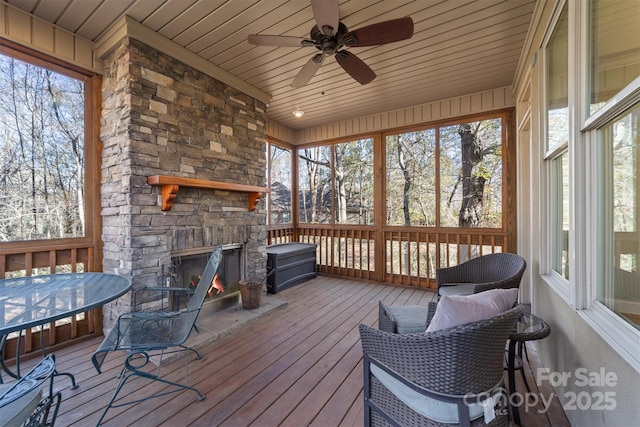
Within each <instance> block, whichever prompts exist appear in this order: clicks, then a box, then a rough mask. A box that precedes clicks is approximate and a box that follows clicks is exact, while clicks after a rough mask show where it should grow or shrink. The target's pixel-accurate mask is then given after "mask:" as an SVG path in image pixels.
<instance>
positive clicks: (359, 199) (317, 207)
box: [298, 138, 374, 225]
mask: <svg viewBox="0 0 640 427" xmlns="http://www.w3.org/2000/svg"><path fill="white" fill-rule="evenodd" d="M298 158H299V160H298V182H299V187H300V188H299V196H298V197H299V202H300V222H301V223H316V224H332V223H334V224H360V225H371V224H373V222H374V216H373V185H374V184H373V139H372V138H364V139H359V140H356V141H348V142H340V143H335V144H333V145H322V146H318V147H311V148H301V149H299V150H298Z"/></svg>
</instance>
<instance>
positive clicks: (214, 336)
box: [152, 294, 287, 365]
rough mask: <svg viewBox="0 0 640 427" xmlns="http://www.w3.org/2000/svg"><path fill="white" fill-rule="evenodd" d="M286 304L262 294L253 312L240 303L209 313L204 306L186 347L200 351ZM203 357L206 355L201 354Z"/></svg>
mask: <svg viewBox="0 0 640 427" xmlns="http://www.w3.org/2000/svg"><path fill="white" fill-rule="evenodd" d="M286 305H287V303H286V302H285V301H282V300H280V299H278V298H276V297H275V296H271V295H268V294H263V295H262V298H261V300H260V307H258V308H256V309H254V310H245V309H244V308H242V303H237V304H235V305H233V306H231V307H227V308H225V309H223V310H220V311H215V312H209V311H207V310H206V306H205V307H203V308H202V310H201V311H200V315H199V316H198V320H197V321H196V326H197V327H198V331H196V330H193V331H191V335H190V336H189V339H188V340H187V342H186V343H185V345H186V346H188V347H191V348H193V349H196V350H200V349H201V348H202V347H204V346H206V345H207V344H211V343H212V342H215V341H217V340H219V339H221V338H223V337H225V336H227V335H229V334H231V333H233V332H235V331H237V330H239V329H241V328H244V327H246V326H248V325H250V324H252V323H254V322H257V321H259V320H260V319H262V318H264V317H266V316H270V315H271V314H273V313H274V312H276V311H278V310H280V309H282V308H284V307H286ZM183 356H184V355H183V354H182V353H172V354H169V355H166V356H165V357H164V359H163V360H164V363H168V362H171V361H172V360H175V359H178V358H180V357H183ZM202 356H203V357H205V356H206V355H205V354H203V355H202ZM152 360H153V362H154V363H155V364H156V365H157V364H158V363H159V357H158V356H154V357H153V358H152Z"/></svg>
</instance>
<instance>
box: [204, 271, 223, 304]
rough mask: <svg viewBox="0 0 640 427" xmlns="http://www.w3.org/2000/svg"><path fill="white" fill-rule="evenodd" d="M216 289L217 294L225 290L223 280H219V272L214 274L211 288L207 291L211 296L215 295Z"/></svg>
mask: <svg viewBox="0 0 640 427" xmlns="http://www.w3.org/2000/svg"><path fill="white" fill-rule="evenodd" d="M214 289H215V290H216V295H218V294H221V293H223V292H224V286H223V285H222V282H220V281H219V280H218V275H217V274H216V275H215V276H214V278H213V280H212V281H211V286H209V290H208V291H207V293H208V294H209V298H211V297H212V296H213V290H214Z"/></svg>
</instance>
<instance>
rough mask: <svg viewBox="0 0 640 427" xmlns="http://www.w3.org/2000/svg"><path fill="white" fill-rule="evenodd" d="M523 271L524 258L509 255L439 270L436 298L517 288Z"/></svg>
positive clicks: (488, 257)
mask: <svg viewBox="0 0 640 427" xmlns="http://www.w3.org/2000/svg"><path fill="white" fill-rule="evenodd" d="M526 268H527V263H526V262H525V260H524V258H522V257H521V256H520V255H517V254H512V253H508V252H503V253H495V254H488V255H482V256H479V257H477V258H473V259H470V260H469V261H466V262H463V263H461V264H458V265H454V266H453V267H446V268H438V269H437V270H436V282H437V284H438V298H440V297H441V296H443V295H469V294H477V293H478V292H483V291H486V290H489V289H497V288H501V289H509V288H518V287H520V281H521V280H522V276H523V275H524V270H525V269H526Z"/></svg>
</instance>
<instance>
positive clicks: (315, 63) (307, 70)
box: [291, 53, 324, 88]
mask: <svg viewBox="0 0 640 427" xmlns="http://www.w3.org/2000/svg"><path fill="white" fill-rule="evenodd" d="M322 61H324V55H323V54H321V53H317V54H315V55H313V56H312V57H311V59H310V60H309V61H308V62H307V63H306V64H304V67H302V69H301V70H300V72H298V75H297V76H296V78H295V79H293V81H292V82H291V87H295V88H299V87H304V86H306V85H307V83H309V80H311V79H312V78H313V76H315V75H316V73H317V72H318V70H319V69H320V66H321V65H322Z"/></svg>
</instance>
